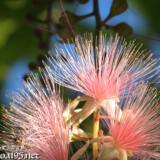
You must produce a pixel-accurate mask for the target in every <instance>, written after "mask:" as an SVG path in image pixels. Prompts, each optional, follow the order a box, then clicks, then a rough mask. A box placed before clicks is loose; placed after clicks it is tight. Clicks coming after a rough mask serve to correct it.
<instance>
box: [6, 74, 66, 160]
mask: <svg viewBox="0 0 160 160" xmlns="http://www.w3.org/2000/svg"><path fill="white" fill-rule="evenodd" d="M42 79H43V83H41V81H40V80H39V77H38V76H36V75H32V76H30V77H29V79H28V82H25V83H24V84H25V89H24V90H20V91H19V92H17V93H13V98H14V99H13V103H11V109H10V111H7V114H8V116H7V119H8V124H7V126H10V127H11V131H12V134H13V135H14V137H12V136H11V135H10V136H8V137H7V139H10V141H9V143H11V140H13V143H14V144H15V143H16V144H17V145H20V146H21V145H23V146H25V148H26V150H25V152H26V153H38V154H39V158H40V159H42V160H62V159H63V160H68V149H69V130H68V127H67V126H66V125H65V124H64V121H63V110H64V106H63V103H62V100H61V99H60V97H59V93H57V91H56V89H55V83H54V82H53V80H52V79H50V78H48V76H47V75H46V74H45V72H43V73H42ZM42 84H44V86H45V88H44V86H43V85H42ZM15 137H16V138H15ZM17 140H20V143H19V142H17ZM6 141H7V140H6Z"/></svg>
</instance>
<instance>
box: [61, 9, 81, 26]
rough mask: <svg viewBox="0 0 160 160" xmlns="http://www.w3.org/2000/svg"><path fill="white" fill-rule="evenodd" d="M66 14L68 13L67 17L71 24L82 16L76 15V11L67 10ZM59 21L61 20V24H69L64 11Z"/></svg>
mask: <svg viewBox="0 0 160 160" xmlns="http://www.w3.org/2000/svg"><path fill="white" fill-rule="evenodd" d="M66 14H67V17H68V19H69V22H70V24H71V25H74V24H75V23H77V22H79V21H80V20H81V18H80V17H79V16H77V15H75V14H74V13H71V12H69V11H66ZM59 22H60V24H62V25H64V26H68V22H67V19H66V17H65V15H64V13H62V16H61V17H60V19H59Z"/></svg>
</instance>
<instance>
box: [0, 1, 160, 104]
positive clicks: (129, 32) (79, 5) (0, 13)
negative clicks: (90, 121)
mask: <svg viewBox="0 0 160 160" xmlns="http://www.w3.org/2000/svg"><path fill="white" fill-rule="evenodd" d="M62 2H63V5H64V8H65V10H66V13H67V16H68V19H69V21H70V23H71V25H72V27H73V29H74V31H75V33H76V34H78V35H82V36H83V34H84V33H86V32H93V34H94V35H96V34H97V33H98V31H99V30H100V29H101V30H103V32H104V33H108V35H109V34H110V33H112V34H115V33H116V32H118V33H119V35H121V36H123V37H125V38H126V39H127V40H130V39H136V43H143V44H144V45H143V48H146V49H147V50H151V52H153V53H154V58H159V56H160V18H159V15H160V9H159V6H160V1H159V0H154V1H150V0H62ZM73 37H74V34H73V33H72V32H71V30H70V28H69V26H68V23H67V21H66V18H65V16H64V14H63V10H62V6H61V3H60V1H59V0H0V104H5V105H6V104H8V103H9V102H10V101H11V100H10V99H9V97H7V96H6V94H7V90H9V91H11V92H12V91H15V90H17V87H20V86H22V81H23V80H26V79H27V74H28V73H30V72H36V71H37V68H38V66H40V67H43V64H42V60H44V61H45V60H46V58H45V55H47V53H48V51H49V50H54V47H55V44H57V43H61V42H62V40H64V42H66V40H67V38H73Z"/></svg>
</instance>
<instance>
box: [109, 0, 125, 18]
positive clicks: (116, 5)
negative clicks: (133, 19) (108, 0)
mask: <svg viewBox="0 0 160 160" xmlns="http://www.w3.org/2000/svg"><path fill="white" fill-rule="evenodd" d="M127 8H128V3H127V0H113V3H112V7H111V12H110V17H113V16H116V15H118V14H121V13H123V12H124V11H126V10H127Z"/></svg>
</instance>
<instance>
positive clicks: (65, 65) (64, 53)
mask: <svg viewBox="0 0 160 160" xmlns="http://www.w3.org/2000/svg"><path fill="white" fill-rule="evenodd" d="M97 41H98V43H97ZM97 41H96V44H95V46H94V45H93V38H92V35H90V36H88V37H87V36H86V37H84V38H82V37H76V38H75V41H73V43H74V45H69V47H68V48H67V46H64V47H63V48H60V47H59V48H58V47H57V49H56V51H55V53H54V55H53V56H52V55H51V56H50V57H49V58H48V59H49V61H50V63H51V65H52V66H53V67H54V68H55V70H52V69H51V68H50V67H48V66H47V65H46V69H47V70H48V72H50V74H51V75H52V76H53V78H54V80H55V82H57V83H59V84H61V85H63V86H65V87H68V88H70V89H73V90H75V91H78V92H82V93H84V94H85V95H86V96H85V98H84V99H85V100H86V101H87V102H88V103H87V104H86V105H85V106H84V110H82V112H80V113H79V116H78V115H77V116H74V117H72V119H71V122H74V121H76V120H77V119H80V121H83V120H84V119H85V118H86V117H88V116H89V115H90V114H91V113H92V112H93V111H94V110H95V109H98V108H99V107H100V106H102V107H104V109H105V110H106V111H107V112H110V111H109V108H112V110H115V109H114V108H117V105H116V103H117V102H118V101H119V98H123V97H127V96H129V95H130V94H131V93H132V92H133V91H134V90H136V89H137V88H138V85H139V84H141V83H142V82H143V81H144V78H145V79H146V80H148V79H150V78H152V77H153V76H154V75H155V74H156V73H157V72H158V68H157V67H155V65H156V62H155V61H154V60H151V57H152V55H151V54H150V55H149V56H147V57H145V55H146V51H145V50H143V51H140V48H141V45H140V46H137V45H135V44H134V41H133V42H130V43H129V44H127V43H126V42H125V41H124V40H122V39H120V38H119V37H117V36H116V37H115V38H113V37H110V38H109V39H107V38H106V36H105V35H102V34H101V33H100V35H99V40H97ZM55 54H56V55H55ZM55 56H56V57H59V61H57V60H56V59H55V58H54V57H55ZM106 106H108V107H106ZM109 106H110V107H109ZM119 114H120V115H119V116H121V112H119ZM82 115H83V117H82ZM79 117H81V118H79Z"/></svg>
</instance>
